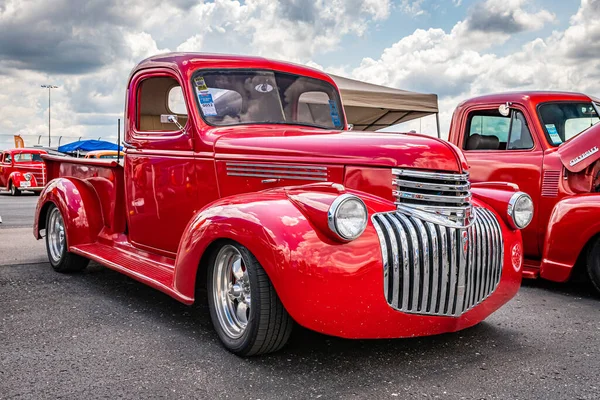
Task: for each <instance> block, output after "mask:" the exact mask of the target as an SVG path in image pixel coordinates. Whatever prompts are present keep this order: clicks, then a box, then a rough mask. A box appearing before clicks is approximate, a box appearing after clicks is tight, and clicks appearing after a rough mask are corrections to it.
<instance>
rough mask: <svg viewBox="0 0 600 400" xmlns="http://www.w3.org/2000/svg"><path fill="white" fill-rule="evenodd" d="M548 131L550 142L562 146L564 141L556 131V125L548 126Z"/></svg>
mask: <svg viewBox="0 0 600 400" xmlns="http://www.w3.org/2000/svg"><path fill="white" fill-rule="evenodd" d="M546 130H547V131H548V135H550V140H552V143H553V144H561V143H562V139H561V138H560V135H559V134H558V131H557V130H556V126H554V124H546Z"/></svg>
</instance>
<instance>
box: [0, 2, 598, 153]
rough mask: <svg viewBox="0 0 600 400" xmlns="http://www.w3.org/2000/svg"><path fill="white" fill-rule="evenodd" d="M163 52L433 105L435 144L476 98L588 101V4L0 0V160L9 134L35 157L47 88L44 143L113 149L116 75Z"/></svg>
mask: <svg viewBox="0 0 600 400" xmlns="http://www.w3.org/2000/svg"><path fill="white" fill-rule="evenodd" d="M167 51H202V52H219V53H236V54H250V55H261V56H266V57H271V58H276V59H283V60H288V61H293V62H298V63H302V64H308V65H311V66H314V67H317V68H321V69H323V70H325V71H328V72H332V73H336V74H341V75H345V76H348V77H353V78H357V79H361V80H365V81H369V82H372V83H377V84H383V85H388V86H393V87H397V88H401V89H406V90H414V91H420V92H427V93H437V94H438V95H439V96H440V110H441V114H440V116H441V122H442V131H443V133H444V132H446V131H447V128H448V125H449V120H450V116H451V113H452V111H453V109H454V107H455V106H456V104H458V102H460V101H461V100H464V99H466V98H468V97H471V96H474V95H478V94H482V93H489V92H495V91H505V90H514V89H561V90H576V91H583V92H586V93H589V94H592V95H600V79H599V78H600V68H599V67H600V52H599V51H600V0H314V1H313V0H280V1H275V0H246V1H242V0H240V1H233V0H214V1H208V0H206V1H202V0H0V148H3V147H8V146H10V144H11V143H12V135H14V134H21V135H23V136H24V137H25V139H26V144H28V145H32V144H34V143H37V140H38V139H37V138H38V135H45V136H44V137H43V139H42V143H44V144H47V134H48V92H47V90H43V89H41V88H40V85H41V84H46V83H50V84H54V85H57V86H59V88H58V89H54V90H53V92H52V135H53V137H54V136H56V137H58V136H63V139H62V143H63V144H64V143H65V142H69V141H72V140H76V139H77V138H78V137H80V136H84V137H89V138H98V137H102V138H105V139H106V138H109V137H116V129H117V128H116V120H117V118H119V117H120V116H121V115H122V112H123V100H124V96H125V85H126V83H127V82H126V80H127V76H128V74H129V71H130V70H131V68H132V67H133V66H134V65H135V64H136V63H137V62H138V61H140V60H142V59H143V58H145V57H147V56H150V55H153V54H157V53H162V52H167ZM415 124H416V125H415ZM402 128H403V129H405V130H409V129H421V130H422V131H424V132H426V133H428V132H432V130H433V121H432V120H429V121H428V120H425V121H422V122H421V123H419V122H415V123H413V124H412V125H410V126H403V127H402ZM432 133H433V132H432ZM56 144H57V140H55V141H53V145H56Z"/></svg>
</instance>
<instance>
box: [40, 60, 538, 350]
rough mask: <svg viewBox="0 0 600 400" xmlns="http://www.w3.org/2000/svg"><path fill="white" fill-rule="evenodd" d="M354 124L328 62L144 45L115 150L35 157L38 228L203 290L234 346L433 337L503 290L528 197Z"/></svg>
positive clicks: (154, 276)
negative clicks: (326, 337) (301, 336)
mask: <svg viewBox="0 0 600 400" xmlns="http://www.w3.org/2000/svg"><path fill="white" fill-rule="evenodd" d="M347 128H348V125H347V123H346V119H345V115H344V109H343V107H342V104H341V102H340V95H339V92H338V90H337V87H336V85H335V83H334V82H333V80H332V79H331V78H330V77H329V76H327V75H326V74H324V73H322V72H319V71H316V70H313V69H309V68H305V67H302V66H298V65H293V64H287V63H282V62H275V61H269V60H266V59H262V58H252V57H239V56H224V55H202V54H169V55H162V56H156V57H152V58H150V59H147V60H145V61H143V62H142V63H141V64H140V65H138V66H137V67H136V68H135V69H134V71H133V72H132V75H131V77H130V79H129V87H128V90H127V100H126V110H125V142H124V143H123V144H124V147H125V154H124V159H123V160H122V163H121V162H119V161H117V160H101V159H75V158H62V157H53V156H46V157H45V160H46V163H47V166H48V174H49V176H50V178H51V179H52V180H51V181H50V182H49V184H48V185H47V186H46V188H45V189H44V191H43V193H42V195H41V197H40V199H39V202H38V205H37V210H36V216H35V226H34V235H35V237H36V238H38V239H41V238H42V237H43V236H45V238H46V246H47V250H48V257H49V260H50V263H51V265H52V266H53V267H54V269H56V270H57V271H59V272H67V271H77V270H81V269H83V268H85V267H86V265H87V263H88V260H89V259H91V260H95V261H97V262H99V263H101V264H103V265H105V266H107V267H109V268H112V269H115V270H117V271H120V272H122V273H124V274H126V275H128V276H130V277H132V278H134V279H137V280H139V281H141V282H144V283H146V284H148V285H150V286H152V287H154V288H156V289H158V290H160V291H162V292H164V293H166V294H168V295H170V296H172V297H174V298H175V299H177V300H179V301H181V302H183V303H185V304H191V303H193V302H194V299H195V293H196V290H197V289H199V288H206V290H207V293H208V303H209V310H210V314H211V318H212V321H213V325H214V327H215V330H216V331H217V333H218V335H219V337H220V339H221V341H222V342H223V344H224V345H225V347H226V348H227V349H228V350H230V351H232V352H234V353H236V354H240V355H253V354H260V353H266V352H270V351H275V350H277V349H279V348H281V347H282V346H283V345H284V344H285V342H286V341H287V339H288V337H289V335H290V331H291V328H292V325H293V321H295V322H296V323H298V324H300V325H303V326H305V327H307V328H309V329H313V330H315V331H319V332H322V333H326V334H330V335H336V336H341V337H346V338H398V337H412V336H420V335H433V334H438V333H443V332H452V331H457V330H460V329H464V328H467V327H469V326H472V325H474V324H477V323H479V322H480V321H482V320H483V319H485V318H486V317H487V316H488V315H490V314H491V313H492V312H494V311H495V310H497V309H498V308H499V307H500V306H502V305H503V304H504V303H506V302H507V301H508V300H510V299H511V298H512V297H513V296H514V295H515V293H516V292H517V290H518V288H519V286H520V282H521V275H522V273H521V267H522V240H521V233H520V230H519V227H523V226H525V225H526V224H527V223H528V222H529V220H530V219H531V216H532V215H533V209H532V205H531V200H530V199H529V196H527V195H526V194H524V193H522V192H518V191H517V190H516V189H514V188H513V187H511V186H510V185H507V184H500V183H496V184H482V185H474V187H471V185H470V183H469V174H468V173H467V172H466V168H467V164H466V160H465V159H464V157H463V155H462V154H461V152H460V151H459V150H458V149H457V148H456V147H455V146H453V145H451V144H449V143H447V142H444V141H441V140H437V139H432V138H428V137H425V136H420V135H410V134H407V135H393V134H384V133H381V134H377V133H375V134H374V133H359V132H351V131H348V130H347ZM475 186H477V187H475ZM512 202H516V203H518V204H519V207H515V208H514V209H511V210H510V211H508V212H507V210H508V208H509V204H512Z"/></svg>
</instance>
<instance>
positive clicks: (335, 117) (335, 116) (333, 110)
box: [329, 100, 342, 127]
mask: <svg viewBox="0 0 600 400" xmlns="http://www.w3.org/2000/svg"><path fill="white" fill-rule="evenodd" d="M329 114H330V115H331V122H333V126H335V127H341V126H342V121H341V120H340V114H339V113H338V109H337V104H335V100H329Z"/></svg>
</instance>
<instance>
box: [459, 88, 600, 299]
mask: <svg viewBox="0 0 600 400" xmlns="http://www.w3.org/2000/svg"><path fill="white" fill-rule="evenodd" d="M597 104H598V100H597V99H595V98H592V97H589V96H586V95H583V94H579V93H562V92H520V93H504V94H495V95H488V96H483V97H477V98H474V99H471V100H468V101H465V102H463V103H462V104H460V105H459V106H458V108H457V109H456V111H455V112H454V115H453V118H452V124H451V127H450V135H449V141H450V142H452V143H454V144H455V145H457V146H458V147H460V148H461V149H462V150H463V152H464V154H465V156H466V157H467V160H468V163H469V165H470V169H469V171H470V173H471V179H472V180H473V181H474V182H493V181H504V182H513V183H515V184H517V185H518V187H519V189H520V190H522V191H524V192H526V193H528V194H529V195H530V196H531V198H532V199H533V203H534V205H535V215H534V218H533V220H532V222H531V224H530V225H529V226H527V227H526V228H525V229H524V230H523V231H522V233H523V243H524V247H525V249H524V251H525V266H524V269H523V272H524V276H526V277H537V276H540V277H542V278H544V279H549V280H552V281H557V282H563V281H566V280H568V279H569V278H570V277H571V276H572V274H573V269H574V266H575V265H576V264H577V265H585V268H586V270H587V274H588V276H589V278H590V280H591V281H592V283H593V284H594V286H595V287H596V289H598V290H599V291H600V193H599V192H600V161H599V159H600V152H599V151H598V147H599V146H600V125H597V123H598V121H600V119H599V117H598V106H597Z"/></svg>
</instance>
